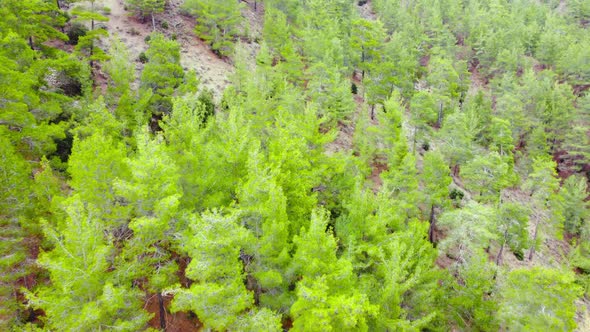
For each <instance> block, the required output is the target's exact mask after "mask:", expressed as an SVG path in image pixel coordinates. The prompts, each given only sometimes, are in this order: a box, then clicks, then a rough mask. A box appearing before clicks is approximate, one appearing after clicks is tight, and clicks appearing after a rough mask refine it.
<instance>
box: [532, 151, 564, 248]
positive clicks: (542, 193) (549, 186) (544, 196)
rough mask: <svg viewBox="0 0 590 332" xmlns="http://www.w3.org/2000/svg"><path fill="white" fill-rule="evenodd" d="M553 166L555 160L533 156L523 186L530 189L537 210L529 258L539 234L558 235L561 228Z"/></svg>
mask: <svg viewBox="0 0 590 332" xmlns="http://www.w3.org/2000/svg"><path fill="white" fill-rule="evenodd" d="M555 168H556V165H555V162H554V161H553V160H551V159H550V158H549V157H544V158H543V157H539V158H535V160H534V161H533V171H532V172H531V173H530V174H529V177H528V179H527V181H526V183H525V184H524V187H525V188H526V189H528V190H530V191H531V196H532V197H533V206H534V207H535V208H536V210H537V218H536V219H537V221H536V223H535V231H534V234H533V246H532V247H531V251H530V252H529V260H530V259H532V258H533V254H534V252H535V247H536V246H537V244H538V243H537V241H538V238H539V235H540V234H541V235H542V234H547V235H552V234H557V235H558V236H559V235H560V234H561V231H562V229H563V215H562V213H561V197H559V196H558V195H557V190H558V188H559V179H558V178H557V172H556V171H555ZM539 232H540V233H539Z"/></svg>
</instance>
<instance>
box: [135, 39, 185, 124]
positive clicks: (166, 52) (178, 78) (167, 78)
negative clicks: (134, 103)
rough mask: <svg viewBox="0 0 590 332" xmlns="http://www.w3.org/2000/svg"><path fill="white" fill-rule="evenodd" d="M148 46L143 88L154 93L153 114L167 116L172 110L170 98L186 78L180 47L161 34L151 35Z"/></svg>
mask: <svg viewBox="0 0 590 332" xmlns="http://www.w3.org/2000/svg"><path fill="white" fill-rule="evenodd" d="M148 45H149V48H148V50H147V51H146V52H145V54H146V56H147V58H148V63H146V65H145V66H144V68H143V71H142V73H141V87H142V88H144V89H150V90H151V91H153V93H154V94H153V95H152V98H151V99H150V109H151V111H152V114H166V113H168V112H170V111H171V110H172V101H171V100H170V98H169V97H170V96H171V95H172V94H173V93H174V90H175V89H176V88H178V87H179V86H180V84H181V83H182V78H183V77H184V71H183V70H182V66H181V65H180V45H179V44H178V42H176V41H174V40H169V39H167V38H166V37H164V35H162V34H160V33H153V34H151V35H150V41H149V42H148Z"/></svg>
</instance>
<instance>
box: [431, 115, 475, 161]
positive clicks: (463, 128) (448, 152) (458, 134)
mask: <svg viewBox="0 0 590 332" xmlns="http://www.w3.org/2000/svg"><path fill="white" fill-rule="evenodd" d="M477 131H478V127H477V119H474V118H472V117H469V115H468V114H465V113H460V112H455V113H453V114H451V115H450V116H448V117H447V118H446V119H445V121H444V123H443V127H442V129H441V131H440V132H439V135H440V138H441V140H442V141H443V142H444V143H445V144H444V146H443V151H442V152H443V154H444V155H445V156H446V158H447V159H448V160H449V164H450V165H451V166H452V167H456V166H457V165H461V164H463V163H465V162H466V161H467V160H469V159H471V157H472V155H473V140H474V138H475V135H476V133H477Z"/></svg>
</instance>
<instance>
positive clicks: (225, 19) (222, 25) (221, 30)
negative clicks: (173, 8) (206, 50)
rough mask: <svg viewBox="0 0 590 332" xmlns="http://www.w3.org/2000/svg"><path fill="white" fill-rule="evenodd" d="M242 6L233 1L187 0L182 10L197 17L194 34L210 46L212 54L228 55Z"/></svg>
mask: <svg viewBox="0 0 590 332" xmlns="http://www.w3.org/2000/svg"><path fill="white" fill-rule="evenodd" d="M242 7H243V4H242V3H241V2H237V1H234V0H219V1H208V0H188V1H185V3H184V8H185V10H186V11H188V12H189V13H190V14H192V15H194V16H196V17H197V26H196V27H195V33H196V34H197V36H199V38H201V39H203V40H205V41H206V42H207V43H209V44H210V45H211V48H212V49H213V51H214V52H217V53H218V54H220V55H229V54H231V52H232V49H233V45H232V42H233V39H234V38H235V37H236V36H237V35H238V26H239V24H240V23H241V22H240V21H241V13H240V10H241V9H242Z"/></svg>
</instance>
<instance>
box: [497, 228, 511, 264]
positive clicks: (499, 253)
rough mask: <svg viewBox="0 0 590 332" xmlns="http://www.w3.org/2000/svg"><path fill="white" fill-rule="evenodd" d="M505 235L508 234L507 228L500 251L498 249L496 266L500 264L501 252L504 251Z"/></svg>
mask: <svg viewBox="0 0 590 332" xmlns="http://www.w3.org/2000/svg"><path fill="white" fill-rule="evenodd" d="M506 236H508V230H505V231H504V241H502V245H501V246H500V251H498V256H496V266H500V263H501V260H502V253H503V252H504V246H505V245H506Z"/></svg>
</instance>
